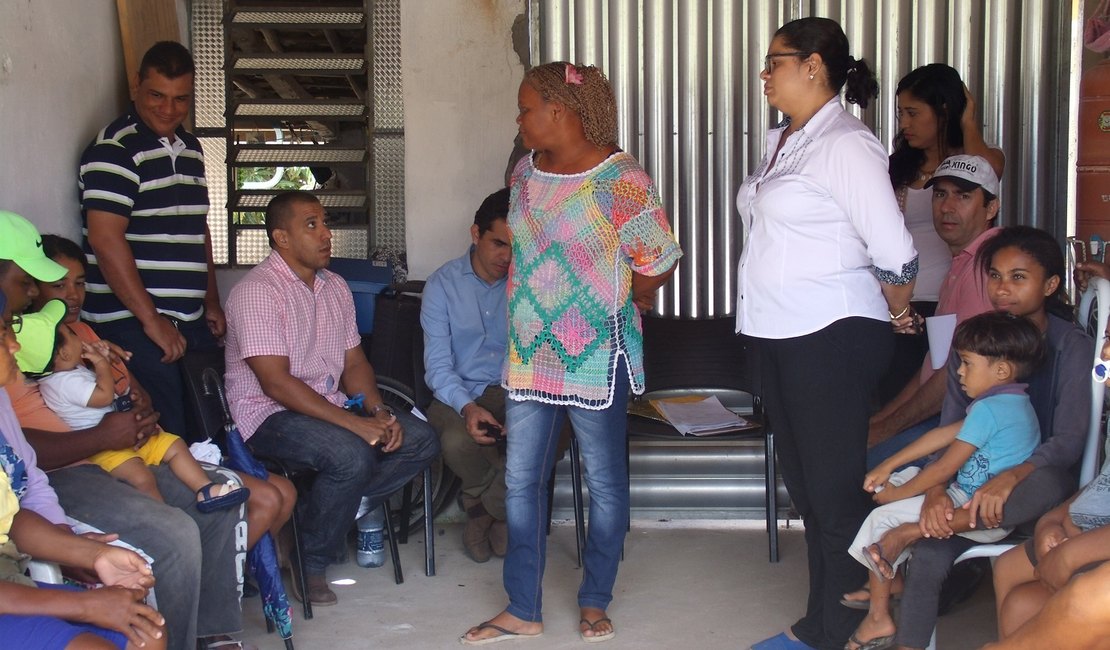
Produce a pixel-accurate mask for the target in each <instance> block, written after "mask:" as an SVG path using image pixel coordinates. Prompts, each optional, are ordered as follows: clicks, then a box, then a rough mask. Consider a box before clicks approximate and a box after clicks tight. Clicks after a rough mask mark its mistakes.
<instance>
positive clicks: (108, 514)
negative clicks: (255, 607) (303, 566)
mask: <svg viewBox="0 0 1110 650" xmlns="http://www.w3.org/2000/svg"><path fill="white" fill-rule="evenodd" d="M150 470H151V471H152V472H154V477H155V479H157V481H158V490H159V491H160V492H161V493H162V498H164V499H165V500H166V502H165V503H159V502H157V501H155V500H154V499H151V498H149V497H147V496H146V495H145V494H143V493H141V492H139V491H138V490H136V489H135V488H133V487H131V486H130V485H128V484H126V483H124V482H122V481H117V480H116V479H115V478H113V477H112V476H111V475H110V474H108V473H107V472H105V471H104V470H102V469H100V468H99V467H97V466H96V465H78V466H75V467H66V468H63V469H58V470H54V471H52V472H50V474H49V476H50V485H51V486H52V487H53V488H54V491H55V492H57V493H58V501H59V502H60V503H61V505H62V508H64V509H65V511H66V514H68V515H69V516H70V517H72V518H73V519H76V520H78V521H81V522H83V523H86V524H88V525H90V526H93V527H95V528H97V529H99V530H102V531H104V532H108V533H119V536H120V539H121V540H123V541H124V542H127V543H128V544H130V545H131V546H134V547H135V548H139V549H142V550H143V552H144V553H146V554H147V555H149V556H150V557H152V558H153V559H154V561H153V562H152V563H151V566H152V567H153V569H154V578H155V580H157V584H156V585H155V587H154V595H155V598H156V599H157V601H158V611H159V613H161V614H162V616H164V617H165V618H166V633H167V635H168V647H169V648H171V649H173V650H194V648H196V636H198V635H199V636H213V635H217V634H230V633H234V632H238V631H239V630H241V629H242V627H243V625H242V612H241V610H240V609H239V594H240V588H241V587H240V585H241V581H242V575H241V573H240V571H239V569H240V568H241V567H242V565H243V561H242V560H243V559H245V557H246V555H245V553H246V551H245V548H246V528H247V525H246V521H245V519H244V518H243V512H244V510H245V509H244V508H242V507H240V508H229V509H227V510H217V511H215V512H211V513H208V514H202V513H201V512H200V511H199V510H197V509H196V506H195V503H196V495H195V494H194V493H193V491H192V490H190V489H189V488H187V487H186V486H185V484H184V483H182V482H181V481H180V480H178V479H177V477H175V476H174V475H173V472H171V471H170V468H169V466H168V465H154V466H151V468H150ZM218 471H221V472H222V471H227V470H223V469H222V468H221V469H220V470H218ZM209 476H210V477H211V478H212V480H214V481H226V480H227V478H225V477H224V476H221V475H219V474H213V472H212V471H209ZM240 542H241V543H240ZM240 547H241V548H242V550H240ZM240 554H242V558H237V556H238V555H240ZM202 592H203V594H204V598H201V593H202Z"/></svg>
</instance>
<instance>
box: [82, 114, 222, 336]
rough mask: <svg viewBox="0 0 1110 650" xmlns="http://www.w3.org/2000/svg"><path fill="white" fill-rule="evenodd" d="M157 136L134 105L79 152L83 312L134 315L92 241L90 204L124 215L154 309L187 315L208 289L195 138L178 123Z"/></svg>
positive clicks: (100, 317) (198, 310) (204, 200)
mask: <svg viewBox="0 0 1110 650" xmlns="http://www.w3.org/2000/svg"><path fill="white" fill-rule="evenodd" d="M176 136H177V139H176V141H175V142H173V143H170V142H169V141H168V139H166V138H159V136H158V135H157V134H156V133H154V131H152V130H151V129H150V128H149V127H148V126H147V125H146V124H144V123H143V121H142V120H141V119H139V117H138V114H137V113H136V112H135V109H134V107H132V108H131V111H130V112H129V113H128V114H126V115H124V116H123V117H121V118H119V119H117V120H116V121H114V122H112V123H111V124H109V125H108V126H106V127H104V129H103V130H102V131H101V132H100V133H98V134H97V136H96V138H95V139H94V140H93V141H92V143H90V144H89V146H88V147H87V148H86V149H85V152H84V153H83V154H82V155H81V168H80V176H79V180H78V191H79V193H80V200H81V222H82V235H83V240H82V245H83V246H84V249H85V255H86V257H87V258H88V261H89V273H88V282H87V284H86V290H87V292H88V294H87V297H86V299H85V306H84V309H83V310H82V311H81V318H83V319H84V320H87V321H90V322H93V323H105V322H109V321H117V320H121V319H124V318H134V315H133V314H132V313H131V312H130V311H129V310H128V309H127V308H126V307H125V306H124V305H123V303H122V302H120V300H119V299H118V298H117V297H116V296H115V294H114V293H113V292H112V290H111V288H109V287H108V283H107V282H106V281H105V280H104V274H103V273H102V272H101V270H100V266H99V265H98V264H97V259H96V255H95V254H94V253H93V250H92V247H91V246H89V230H88V226H89V223H88V211H89V210H102V211H104V212H110V213H112V214H118V215H120V218H121V219H127V230H126V232H125V237H126V239H127V243H128V244H129V245H130V247H131V253H132V254H133V255H134V257H135V264H136V266H137V267H138V269H139V278H140V280H141V281H142V283H143V286H144V287H146V290H147V293H149V294H150V297H151V299H152V300H153V301H154V307H155V308H156V309H157V310H158V312H159V313H162V314H165V315H166V316H170V317H172V318H177V319H180V320H187V321H192V320H196V319H198V318H200V317H201V316H202V315H203V314H204V298H205V295H206V293H207V290H208V257H207V253H206V250H205V235H206V230H205V226H206V224H207V215H208V187H207V184H206V183H205V179H204V155H203V153H202V151H201V148H200V142H199V141H198V140H197V139H196V138H195V137H193V136H192V135H191V134H189V133H187V132H186V131H185V129H183V128H181V127H178V129H177V132H176Z"/></svg>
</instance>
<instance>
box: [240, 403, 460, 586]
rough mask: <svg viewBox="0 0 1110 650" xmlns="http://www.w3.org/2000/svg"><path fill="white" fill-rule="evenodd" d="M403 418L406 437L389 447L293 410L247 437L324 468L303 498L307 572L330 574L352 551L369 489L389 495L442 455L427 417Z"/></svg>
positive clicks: (291, 462) (294, 462)
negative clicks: (352, 533) (349, 544)
mask: <svg viewBox="0 0 1110 650" xmlns="http://www.w3.org/2000/svg"><path fill="white" fill-rule="evenodd" d="M397 421H398V422H400V423H401V426H402V427H404V431H405V434H404V435H405V437H404V442H403V443H402V444H401V448H400V449H398V450H397V451H394V452H392V453H388V454H386V453H382V452H381V451H380V450H379V448H378V447H371V446H370V445H368V444H366V442H365V441H364V440H363V439H362V438H359V437H358V436H357V435H355V434H354V433H351V431H349V430H348V429H345V428H343V427H340V426H336V425H334V424H331V423H329V422H324V421H323V420H318V419H316V418H314V417H310V416H307V415H302V414H300V413H294V412H292V411H280V412H278V413H274V414H273V415H271V416H270V417H268V418H266V420H265V421H264V422H263V423H262V425H261V426H260V427H258V430H257V431H255V433H254V435H253V436H251V437H250V439H249V440H248V441H247V446H249V447H250V448H251V450H253V451H255V452H257V453H258V454H259V455H260V456H264V457H267V458H276V459H280V460H281V461H282V462H283V463H285V464H286V465H287V466H288V467H289V468H290V469H310V470H313V471H315V472H316V479H315V480H314V481H313V483H312V487H311V488H310V489H309V491H308V493H307V494H303V495H302V496H301V497H300V498H299V499H297V508H298V516H299V520H298V522H299V524H300V530H301V536H302V539H303V542H304V566H305V572H306V573H309V574H312V575H323V574H324V572H325V570H326V569H327V567H328V565H329V564H332V563H333V562H336V561H338V560H339V559H340V558H342V557H343V556H344V555H346V553H345V552H344V551H345V546H344V545H345V543H346V534H347V531H348V530H350V528H351V525H352V524H354V521H355V514H356V513H357V512H358V504H359V501H361V500H362V497H364V496H367V497H370V498H371V500H373V501H374V505H378V504H381V503H384V502H385V500H386V499H388V498H389V496H390V495H391V494H393V493H394V492H396V491H398V490H400V489H401V488H403V487H404V486H405V484H406V483H408V482H409V481H411V480H412V479H413V477H415V476H416V475H418V474H420V472H422V471H423V470H424V468H425V467H427V466H428V465H429V464H431V462H432V460H433V459H435V457H436V456H437V455H439V438H438V437H437V436H436V434H435V431H433V430H432V427H430V426H429V425H428V423H427V422H424V421H422V420H419V419H417V418H415V417H413V416H412V415H410V414H408V413H398V414H397ZM425 498H427V497H425Z"/></svg>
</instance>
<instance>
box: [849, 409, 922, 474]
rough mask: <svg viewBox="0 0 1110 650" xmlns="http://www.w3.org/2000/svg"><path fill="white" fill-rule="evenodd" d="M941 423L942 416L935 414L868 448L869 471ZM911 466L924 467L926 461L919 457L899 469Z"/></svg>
mask: <svg viewBox="0 0 1110 650" xmlns="http://www.w3.org/2000/svg"><path fill="white" fill-rule="evenodd" d="M939 424H940V416H939V415H934V416H933V417H931V418H929V419H928V420H925V421H924V422H921V423H919V424H915V425H913V426H912V427H910V428H908V429H904V430H902V431H899V432H898V433H896V434H894V435H893V436H891V437H889V438H887V439H886V440H884V441H882V442H880V443H878V444H877V445H875V446H873V447H870V448H868V450H867V471H871V470H873V469H875V468H876V467H878V466H879V463H881V462H883V461H884V460H886V459H887V458H890V457H891V456H893V455H894V454H897V453H898V452H900V451H902V448H903V447H906V446H907V445H909V444H910V443H911V442H913V441H914V440H917V439H918V438H920V437H921V436H923V435H925V434H926V433H928V432H929V431H930V430H932V429H935V428H937V425H939ZM910 466H915V467H924V466H925V461H924V460H923V459H920V458H919V459H917V460H915V461H913V462H910V463H906V464H905V465H903V466H902V467H899V468H898V469H902V468H904V467H910Z"/></svg>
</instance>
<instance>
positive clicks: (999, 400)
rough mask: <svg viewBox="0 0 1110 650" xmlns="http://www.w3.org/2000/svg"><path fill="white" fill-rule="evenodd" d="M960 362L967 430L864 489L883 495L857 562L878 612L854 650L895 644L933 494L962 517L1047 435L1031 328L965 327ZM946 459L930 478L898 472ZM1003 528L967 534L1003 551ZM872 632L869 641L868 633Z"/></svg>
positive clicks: (861, 536)
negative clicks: (896, 612) (899, 581)
mask: <svg viewBox="0 0 1110 650" xmlns="http://www.w3.org/2000/svg"><path fill="white" fill-rule="evenodd" d="M953 346H954V347H955V349H956V351H957V353H958V354H959V356H960V368H959V376H960V385H961V387H962V388H963V391H964V392H965V393H966V394H967V396H968V397H970V398H972V400H974V401H973V402H972V403H971V405H970V406H968V408H967V416H966V418H965V419H964V420H962V421H958V422H954V423H952V424H949V425H947V426H943V427H938V428H936V429H933V430H932V431H930V432H928V433H926V434H925V435H923V436H922V437H921V438H919V439H918V440H916V441H915V442H913V443H912V444H910V445H908V446H907V447H905V448H904V449H902V450H901V451H899V452H898V453H897V454H895V455H894V456H891V457H890V458H888V459H887V460H886V461H884V462H883V463H881V464H880V465H879V466H878V467H876V468H875V469H874V470H872V471H871V472H869V473H868V474H867V475H866V476H865V477H864V482H863V489H864V490H866V491H868V492H871V493H873V494H874V497H873V499H874V500H875V502H876V503H878V504H880V507H878V508H876V509H875V510H874V511H872V512H871V514H870V515H869V516H868V517H867V519H866V520H865V521H864V523H863V525H862V526H861V527H860V530H859V533H858V534H857V535H856V539H855V540H854V541H853V542H852V545H851V546H850V547H849V549H848V552H849V554H851V555H852V557H854V558H856V559H857V560H859V561H860V562H861V563H862V564H864V565H865V566H867V567H868V568H869V569H870V574H869V576H868V582H869V589H870V591H871V608H870V609H869V610H868V615H867V618H866V619H865V620H864V622H863V623H861V624H860V628H858V629H857V630H856V634H854V635H852V637H851V639H850V640H849V643H848V645H847V646H845V648H848V649H851V650H855V649H856V648H867V649H877V648H885V647H889V646H890V645H891V644H892V643H893V640H894V632H895V626H894V620H893V619H892V618H891V616H890V611H889V608H888V607H887V603H888V602H889V588H890V585H889V583H888V582H887V581H888V580H890V579H892V578H893V577H894V575H895V572H896V571H897V570H898V566H899V565H900V564H901V563H902V562H904V561H905V560H906V559H907V558H908V557H909V554H910V553H909V551H910V547H911V546H912V544H913V543H914V542H916V541H917V540H918V539H921V537H922V532H921V529H920V527H919V526H918V520H919V518H920V514H921V506H922V504H923V503H924V499H925V497H924V493H925V492H926V491H927V490H929V489H930V488H933V487H935V486H938V485H945V484H948V488H947V490H948V494H949V496H950V497H951V498H952V501H953V504H954V505H955V506H956V507H959V506H961V505H963V504H965V503H967V502H968V501H970V500H971V496H972V495H973V494H974V493H975V491H976V490H978V489H979V488H980V487H981V486H982V485H983V484H984V483H986V482H987V481H988V480H989V479H990V478H991V477H992V476H994V475H996V474H998V473H999V472H1002V471H1004V470H1006V469H1009V468H1010V467H1013V466H1015V465H1018V464H1020V463H1022V462H1024V461H1025V460H1026V459H1028V458H1029V456H1030V455H1031V454H1032V453H1033V450H1034V448H1036V446H1037V445H1038V444H1039V443H1040V427H1039V425H1038V424H1037V415H1036V413H1035V412H1034V411H1033V405H1032V404H1031V403H1030V402H1029V397H1028V396H1027V395H1026V394H1025V385H1024V384H1019V383H1017V381H1018V380H1019V379H1021V378H1023V377H1026V376H1028V375H1029V374H1030V373H1031V372H1032V371H1033V370H1035V369H1036V368H1037V366H1038V365H1039V364H1040V363H1041V361H1042V359H1043V357H1044V354H1045V352H1044V342H1043V340H1042V336H1041V333H1040V331H1039V330H1038V329H1037V326H1036V325H1034V324H1033V323H1032V322H1031V321H1029V320H1027V319H1024V318H1020V317H1015V316H1011V315H1009V314H1006V313H1004V312H988V313H985V314H980V315H978V316H975V317H973V318H969V319H968V320H966V321H964V322H963V323H962V324H961V325H960V326H959V328H957V330H956V335H955V339H954V341H953ZM942 450H943V453H942V454H941V455H940V457H939V458H937V459H936V460H934V461H932V462H931V463H929V464H927V465H926V466H925V467H924V468H923V469H919V468H917V467H909V468H907V469H904V470H901V471H897V472H895V469H897V468H898V467H901V466H903V465H905V464H906V463H909V462H911V461H914V460H917V459H919V458H922V457H925V456H928V455H930V454H933V453H935V452H940V451H942ZM1009 533H1010V531H1009V530H1008V529H1004V528H993V529H988V530H973V531H969V532H967V533H961V534H962V535H963V536H964V537H968V538H970V539H973V540H975V541H977V542H995V541H998V540H1000V539H1002V538H1003V537H1005V536H1006V535H1008V534H1009ZM864 629H867V630H869V631H870V632H871V634H870V635H868V636H870V638H869V639H864V640H861V639H860V638H859V637H860V636H862V634H861V630H864Z"/></svg>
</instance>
